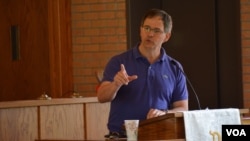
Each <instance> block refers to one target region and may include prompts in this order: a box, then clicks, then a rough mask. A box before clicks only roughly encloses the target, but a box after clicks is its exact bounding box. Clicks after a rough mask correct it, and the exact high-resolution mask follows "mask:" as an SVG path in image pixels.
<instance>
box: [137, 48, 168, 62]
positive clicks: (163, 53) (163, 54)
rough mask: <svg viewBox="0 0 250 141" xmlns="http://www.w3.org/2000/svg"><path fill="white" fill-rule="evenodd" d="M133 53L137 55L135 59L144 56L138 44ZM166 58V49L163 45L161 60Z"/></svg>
mask: <svg viewBox="0 0 250 141" xmlns="http://www.w3.org/2000/svg"><path fill="white" fill-rule="evenodd" d="M133 54H134V56H135V59H138V58H144V57H143V56H142V55H141V53H140V52H139V45H137V46H135V47H134V48H133ZM166 60H167V55H166V51H165V49H164V48H163V47H161V57H160V59H159V61H166Z"/></svg>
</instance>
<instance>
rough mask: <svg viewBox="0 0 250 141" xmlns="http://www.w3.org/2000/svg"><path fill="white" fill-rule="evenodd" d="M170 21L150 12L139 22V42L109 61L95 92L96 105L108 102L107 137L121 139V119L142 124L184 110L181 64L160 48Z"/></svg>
mask: <svg viewBox="0 0 250 141" xmlns="http://www.w3.org/2000/svg"><path fill="white" fill-rule="evenodd" d="M171 30H172V19H171V16H170V15H168V14H167V13H166V12H165V11H163V10H160V9H151V10H150V11H148V13H146V15H145V16H144V17H143V19H142V21H141V26H140V37H141V41H140V43H139V44H138V45H136V46H135V47H133V48H132V49H130V50H128V51H126V52H124V53H121V54H119V55H116V56H114V57H112V58H111V59H110V61H109V62H108V64H107V66H106V67H105V70H104V76H103V80H102V83H101V85H100V87H99V88H98V90H97V97H98V100H99V102H111V107H110V113H109V120H108V129H109V131H110V135H111V136H113V135H117V136H118V137H123V135H124V131H123V128H122V125H123V124H124V120H125V119H139V120H144V119H148V118H153V117H157V116H161V115H164V114H166V113H167V112H175V111H186V110H188V90H187V86H186V78H185V76H184V74H183V72H182V70H181V69H182V66H181V64H180V63H179V62H178V61H176V60H174V59H173V58H171V57H170V56H168V55H167V54H166V52H165V50H164V48H162V44H163V43H164V42H167V41H168V40H169V38H170V36H171Z"/></svg>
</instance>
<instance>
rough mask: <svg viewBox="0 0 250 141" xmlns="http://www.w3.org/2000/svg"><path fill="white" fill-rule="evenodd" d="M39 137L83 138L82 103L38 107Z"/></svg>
mask: <svg viewBox="0 0 250 141" xmlns="http://www.w3.org/2000/svg"><path fill="white" fill-rule="evenodd" d="M40 115H41V117H40V131H41V137H40V138H41V139H79V140H80V139H84V111H83V104H69V105H53V106H41V107H40Z"/></svg>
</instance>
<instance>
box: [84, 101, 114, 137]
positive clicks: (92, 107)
mask: <svg viewBox="0 0 250 141" xmlns="http://www.w3.org/2000/svg"><path fill="white" fill-rule="evenodd" d="M109 106H110V103H101V104H100V103H86V121H87V122H86V129H87V130H86V132H87V133H86V137H87V139H89V140H104V135H106V134H108V132H109V131H108V129H107V121H108V115H109ZM97 127H98V128H97Z"/></svg>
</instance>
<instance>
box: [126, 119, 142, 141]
mask: <svg viewBox="0 0 250 141" xmlns="http://www.w3.org/2000/svg"><path fill="white" fill-rule="evenodd" d="M124 122H125V128H126V134H127V140H130V141H135V140H137V137H138V126H139V120H125V121H124Z"/></svg>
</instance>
